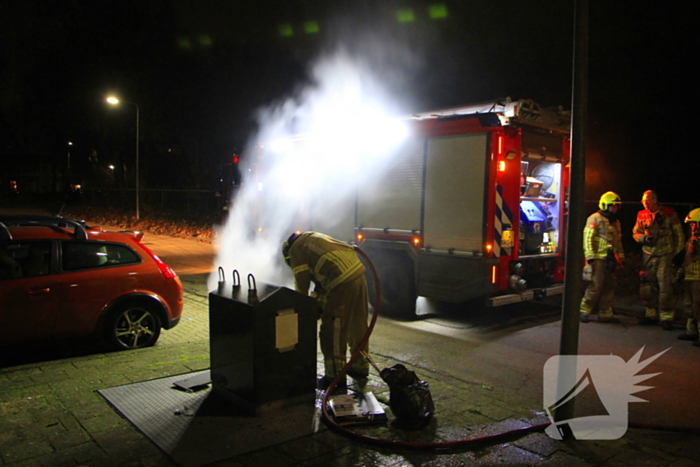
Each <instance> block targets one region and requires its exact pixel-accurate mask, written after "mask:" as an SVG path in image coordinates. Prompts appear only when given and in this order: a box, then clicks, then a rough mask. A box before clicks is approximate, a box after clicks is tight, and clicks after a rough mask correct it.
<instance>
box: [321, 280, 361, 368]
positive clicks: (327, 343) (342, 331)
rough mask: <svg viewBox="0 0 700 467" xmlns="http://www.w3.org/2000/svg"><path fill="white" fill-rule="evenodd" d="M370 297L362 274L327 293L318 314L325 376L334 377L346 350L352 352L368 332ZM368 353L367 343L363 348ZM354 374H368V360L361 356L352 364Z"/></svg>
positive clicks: (344, 361)
mask: <svg viewBox="0 0 700 467" xmlns="http://www.w3.org/2000/svg"><path fill="white" fill-rule="evenodd" d="M368 314H369V298H368V295H367V282H366V280H365V277H364V275H361V276H359V277H358V278H356V279H354V280H352V281H349V282H346V283H342V284H339V285H337V286H336V287H335V288H334V289H333V290H332V291H331V292H329V293H328V298H327V301H326V304H325V306H324V308H323V312H322V313H321V329H320V331H319V341H320V344H321V352H322V353H323V362H324V368H325V372H326V374H325V376H326V377H329V378H333V377H335V376H336V375H337V374H338V373H339V372H340V370H341V369H342V368H343V367H344V366H345V363H346V362H347V352H348V349H349V350H350V354H351V355H352V354H353V353H354V352H355V350H356V349H357V348H358V346H359V345H360V343H361V342H362V338H363V337H364V336H365V333H366V332H367V317H368ZM363 350H364V351H365V352H369V345H368V344H367V345H365V347H364V348H363ZM352 370H354V371H353V373H355V375H360V376H364V377H366V376H367V375H369V361H368V360H367V359H366V358H365V357H364V356H362V355H360V356H359V357H358V358H357V360H355V362H354V363H353V365H352Z"/></svg>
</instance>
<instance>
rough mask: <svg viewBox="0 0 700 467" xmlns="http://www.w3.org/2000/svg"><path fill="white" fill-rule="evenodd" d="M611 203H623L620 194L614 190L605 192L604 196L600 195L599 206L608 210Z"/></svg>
mask: <svg viewBox="0 0 700 467" xmlns="http://www.w3.org/2000/svg"><path fill="white" fill-rule="evenodd" d="M611 204H617V205H619V204H622V200H621V199H620V196H618V194H617V193H615V192H613V191H608V192H607V193H603V196H601V197H600V201H599V202H598V207H599V208H600V209H602V210H606V209H608V206H610V205H611Z"/></svg>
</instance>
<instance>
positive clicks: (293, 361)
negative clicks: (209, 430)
mask: <svg viewBox="0 0 700 467" xmlns="http://www.w3.org/2000/svg"><path fill="white" fill-rule="evenodd" d="M316 310H317V304H316V300H315V299H314V298H311V297H309V296H307V295H304V294H300V293H298V292H296V291H294V290H291V289H288V288H286V287H280V286H275V285H271V284H258V285H257V286H256V287H255V288H254V289H250V288H246V287H240V286H238V287H236V286H231V287H226V286H222V285H221V284H220V286H219V288H218V289H217V290H216V291H213V292H210V293H209V347H210V367H211V370H210V373H211V381H212V391H213V392H214V394H216V395H218V396H221V397H223V398H224V399H226V400H227V401H228V402H230V403H232V404H234V405H236V406H237V407H238V408H240V409H242V410H243V411H245V412H248V413H256V412H259V411H265V410H268V409H271V408H275V407H281V406H284V405H288V404H291V403H298V402H301V401H304V400H310V401H313V400H314V398H315V391H314V390H315V387H316V318H317V316H316V315H317V311H316Z"/></svg>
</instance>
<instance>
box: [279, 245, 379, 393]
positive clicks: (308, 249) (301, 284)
mask: <svg viewBox="0 0 700 467" xmlns="http://www.w3.org/2000/svg"><path fill="white" fill-rule="evenodd" d="M282 254H283V255H284V260H285V262H286V263H287V265H288V266H289V267H290V268H292V273H293V274H294V285H295V288H296V290H297V291H298V292H301V293H304V294H307V293H309V287H310V285H311V283H312V282H313V283H314V285H315V288H314V291H313V292H312V293H311V296H313V297H316V298H317V299H318V303H319V308H320V316H321V329H320V332H319V341H320V344H321V352H322V353H323V362H324V369H325V375H324V377H323V378H322V379H321V380H320V381H319V383H320V384H321V385H323V387H322V388H326V387H328V385H329V384H330V383H331V382H332V381H333V379H334V378H335V377H336V375H337V374H338V373H339V372H340V370H341V369H342V368H343V367H344V366H345V363H346V355H347V350H348V347H349V349H350V352H351V353H354V352H355V350H357V348H358V346H359V345H360V343H361V341H362V339H363V337H364V335H365V333H366V332H367V317H368V314H369V307H368V303H369V300H368V295H367V282H366V279H365V267H364V266H363V264H362V263H361V262H360V259H359V258H358V256H357V253H356V252H355V250H354V248H353V247H352V246H350V245H348V244H347V243H343V242H341V241H338V240H336V239H334V238H331V237H329V236H328V235H324V234H322V233H317V232H304V233H302V234H297V233H293V234H292V235H290V237H289V239H287V241H286V242H284V245H283V246H282ZM363 350H364V351H365V352H367V351H368V348H367V346H365V347H364V349H363ZM347 374H348V375H350V376H351V377H352V378H353V379H354V380H355V381H356V382H357V383H358V385H359V386H360V388H363V387H364V385H365V384H366V382H367V377H368V375H369V361H368V360H367V359H366V358H365V357H364V356H363V355H360V356H359V357H358V358H357V360H355V362H354V363H353V366H352V367H351V368H350V369H349V370H348V372H347ZM344 385H345V384H344V382H342V381H341V382H340V383H339V384H338V387H339V388H341V389H342V387H343V386H344Z"/></svg>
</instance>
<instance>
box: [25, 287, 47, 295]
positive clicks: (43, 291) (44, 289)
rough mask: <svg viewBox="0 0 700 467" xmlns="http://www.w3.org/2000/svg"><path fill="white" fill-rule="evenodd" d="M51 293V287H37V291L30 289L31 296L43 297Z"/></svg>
mask: <svg viewBox="0 0 700 467" xmlns="http://www.w3.org/2000/svg"><path fill="white" fill-rule="evenodd" d="M49 292H51V288H50V287H37V288H35V289H29V295H43V294H47V293H49Z"/></svg>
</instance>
